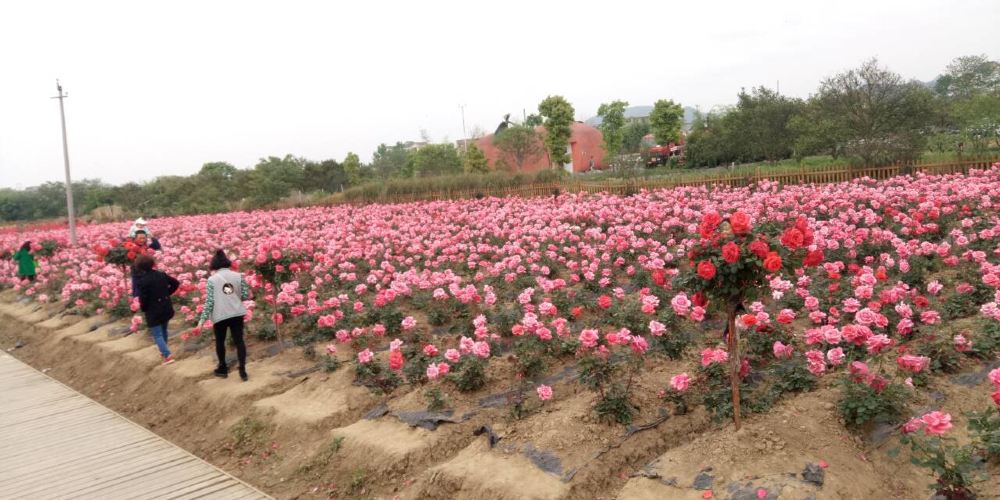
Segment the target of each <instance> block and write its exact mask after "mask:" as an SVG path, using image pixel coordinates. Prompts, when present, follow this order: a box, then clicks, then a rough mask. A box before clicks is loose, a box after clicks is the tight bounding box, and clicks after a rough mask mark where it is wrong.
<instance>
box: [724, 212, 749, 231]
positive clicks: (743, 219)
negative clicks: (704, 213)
mask: <svg viewBox="0 0 1000 500" xmlns="http://www.w3.org/2000/svg"><path fill="white" fill-rule="evenodd" d="M729 227H731V228H733V234H747V233H749V232H750V216H749V215H747V214H745V213H743V212H734V213H733V214H732V215H730V216H729Z"/></svg>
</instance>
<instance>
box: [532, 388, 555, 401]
mask: <svg viewBox="0 0 1000 500" xmlns="http://www.w3.org/2000/svg"><path fill="white" fill-rule="evenodd" d="M535 392H537V393H538V399H541V400H542V401H548V400H550V399H552V388H551V387H549V386H547V385H545V384H542V385H540V386H538V388H537V389H535Z"/></svg>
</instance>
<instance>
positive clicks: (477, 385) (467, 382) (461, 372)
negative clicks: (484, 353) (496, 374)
mask: <svg viewBox="0 0 1000 500" xmlns="http://www.w3.org/2000/svg"><path fill="white" fill-rule="evenodd" d="M452 370H453V371H452V372H451V373H449V374H448V380H451V381H452V383H454V384H455V387H458V390H459V391H462V392H473V391H478V390H479V389H482V388H483V386H485V385H486V367H485V361H483V360H482V359H479V358H477V357H475V356H462V359H461V361H459V363H458V365H456V366H455V367H454V368H452Z"/></svg>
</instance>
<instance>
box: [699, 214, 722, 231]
mask: <svg viewBox="0 0 1000 500" xmlns="http://www.w3.org/2000/svg"><path fill="white" fill-rule="evenodd" d="M701 223H702V224H705V225H708V226H712V227H718V226H719V224H722V216H721V215H719V212H716V211H714V210H713V211H711V212H706V213H705V215H702V216H701Z"/></svg>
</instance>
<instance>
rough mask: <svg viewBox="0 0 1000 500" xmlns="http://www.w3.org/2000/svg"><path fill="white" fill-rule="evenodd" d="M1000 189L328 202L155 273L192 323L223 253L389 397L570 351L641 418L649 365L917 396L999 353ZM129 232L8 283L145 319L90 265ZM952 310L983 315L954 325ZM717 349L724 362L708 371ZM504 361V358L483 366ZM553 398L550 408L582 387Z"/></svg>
mask: <svg viewBox="0 0 1000 500" xmlns="http://www.w3.org/2000/svg"><path fill="white" fill-rule="evenodd" d="M998 200H1000V167H998V166H994V168H992V169H989V170H985V171H973V172H970V173H969V174H965V175H961V174H955V175H947V176H925V175H922V174H917V175H914V176H907V177H898V178H893V179H889V180H884V181H874V180H870V179H857V180H854V181H851V182H847V183H841V184H835V185H804V186H782V185H778V184H776V183H771V182H761V183H759V184H756V185H754V186H752V187H743V188H712V189H708V188H705V187H680V188H673V189H662V190H654V191H644V192H639V193H636V194H634V195H633V196H629V197H621V196H612V195H606V194H562V195H560V196H558V197H546V198H537V199H516V198H514V199H496V198H486V199H481V200H464V201H433V202H421V203H409V204H399V205H367V206H363V207H353V206H337V207H313V208H300V209H289V210H278V211H256V212H240V213H226V214H213V215H201V216H190V217H176V218H166V219H155V220H152V221H150V226H151V228H152V229H153V230H154V231H155V232H156V234H157V236H158V238H159V240H160V242H161V243H162V245H163V250H162V251H158V252H157V253H156V258H157V260H158V267H159V268H160V269H163V270H165V271H167V272H169V273H171V274H172V275H174V276H176V277H177V278H178V280H180V282H181V287H180V289H179V290H178V292H177V294H176V296H175V304H176V308H177V310H178V317H177V319H176V320H175V321H176V322H177V323H182V322H186V323H187V324H188V325H191V326H193V325H194V324H195V321H196V318H197V316H198V314H199V313H200V311H201V310H202V307H203V305H202V300H203V299H202V290H203V289H204V286H205V281H206V279H207V277H208V262H209V260H210V258H211V256H212V252H213V251H214V250H215V249H216V248H220V247H221V248H225V249H226V250H227V252H228V253H229V255H230V257H231V258H232V260H233V262H234V265H235V267H236V268H237V269H238V270H240V271H241V272H244V273H245V274H246V276H247V281H248V283H249V284H250V285H251V288H252V289H253V301H252V302H250V303H248V304H247V305H248V306H249V310H250V312H249V313H248V317H247V319H248V320H249V326H248V328H249V331H250V332H251V333H253V334H254V335H255V336H257V337H258V338H260V339H265V341H269V339H272V338H273V337H274V336H275V334H276V333H277V331H278V329H277V328H276V327H277V326H278V325H280V331H281V332H284V333H285V334H286V335H289V336H290V338H292V339H293V340H295V341H296V343H298V344H300V345H302V346H303V347H307V346H309V345H320V346H324V345H326V344H331V345H333V346H334V347H335V348H337V349H338V350H339V351H337V352H338V353H339V354H341V355H343V356H344V357H343V358H340V359H341V360H342V361H334V360H332V359H331V360H330V361H329V363H330V364H331V367H333V365H335V364H337V363H339V362H349V363H352V364H354V365H355V373H356V374H357V376H358V378H359V380H360V381H361V382H363V383H366V384H367V385H369V386H370V387H372V388H373V389H377V390H380V391H385V392H391V391H393V390H396V388H397V387H398V386H399V385H400V383H401V382H402V381H403V379H404V378H405V380H406V381H407V382H409V383H412V384H452V385H454V386H456V387H457V388H458V389H459V390H460V391H477V390H480V389H481V388H483V387H484V386H485V385H486V384H487V383H488V382H489V378H490V377H491V376H494V375H491V374H495V373H506V374H508V375H509V377H510V379H509V380H497V381H496V382H498V383H501V384H507V383H510V385H512V386H515V387H523V390H521V393H522V394H523V393H525V392H530V391H531V390H534V389H533V388H537V387H538V386H540V385H546V386H550V387H552V386H553V384H551V383H543V380H542V379H544V378H545V376H546V375H548V374H550V372H551V370H552V369H553V367H558V366H562V365H569V364H572V365H577V373H578V374H579V375H580V376H579V378H578V380H579V382H580V383H583V384H585V385H587V386H588V387H591V388H593V389H594V392H595V394H596V397H595V407H600V408H598V410H597V411H598V412H605V413H604V414H606V415H611V417H610V418H611V420H615V421H619V422H625V421H628V420H629V418H630V417H631V415H632V414H633V413H634V412H633V411H631V410H632V409H634V406H635V405H634V402H633V401H632V399H631V398H632V391H635V390H637V389H636V387H637V384H634V383H631V382H632V381H633V380H635V379H636V378H637V377H641V376H642V375H643V374H644V373H646V367H647V366H648V365H649V360H650V359H651V358H652V357H657V359H663V361H662V362H664V363H676V364H678V365H679V366H678V368H677V370H675V371H672V373H681V372H690V373H691V375H690V376H689V377H688V378H687V379H686V382H685V383H684V384H681V383H678V384H676V385H675V386H674V387H671V388H670V391H671V393H672V394H674V395H680V394H683V395H684V400H685V401H696V400H698V399H699V397H700V399H701V401H703V402H705V404H709V405H723V404H724V401H723V400H722V399H721V396H722V395H721V393H719V392H718V391H719V390H724V389H725V387H724V384H725V383H727V382H728V383H731V382H732V377H731V374H732V373H734V372H735V373H736V375H737V377H736V378H737V379H738V380H737V385H738V388H739V390H740V391H742V393H743V394H744V395H745V399H744V400H743V401H741V402H740V405H739V408H743V405H746V410H747V411H763V410H766V409H767V408H768V407H769V406H770V405H771V404H773V403H774V401H776V398H778V397H779V396H780V395H781V394H785V393H788V392H795V391H799V390H809V388H811V387H812V386H813V385H815V381H816V380H817V379H819V378H822V377H830V376H834V377H839V378H841V379H842V380H843V382H844V384H850V385H845V386H844V387H845V389H844V392H845V401H847V402H848V404H842V405H841V407H842V408H857V405H856V404H854V403H856V402H857V398H861V399H864V398H876V399H877V398H883V399H884V398H885V397H886V396H885V395H886V394H900V393H904V392H905V391H912V390H918V389H919V388H920V387H921V386H922V384H925V383H927V377H929V376H930V374H933V373H934V372H935V371H946V370H954V369H956V367H957V366H960V364H961V363H962V362H963V361H964V360H966V359H969V358H981V359H991V358H993V357H995V355H996V353H997V350H998V348H1000V327H998V325H1000V305H998V304H1000V292H998V289H1000V249H998V243H1000V220H998V219H997V217H996V216H995V211H996V207H997V203H998ZM223 228H224V229H223ZM127 229H128V228H127V225H121V224H102V225H89V226H85V227H81V228H79V231H78V232H79V239H80V240H81V241H82V242H83V244H82V246H79V247H71V246H69V245H68V244H67V242H66V238H65V236H64V235H63V234H62V233H60V232H58V231H57V230H55V229H45V228H43V229H40V230H37V231H34V232H31V233H28V234H11V233H4V234H0V253H3V252H8V251H10V250H12V249H16V248H17V247H18V246H19V245H20V244H21V242H23V241H24V240H25V239H31V240H32V241H46V240H51V241H54V242H57V244H56V245H55V246H54V247H53V251H52V254H51V255H47V256H42V255H40V256H39V257H38V261H39V266H38V279H37V280H36V281H35V282H33V283H22V282H20V281H19V280H17V279H16V277H15V274H16V269H15V267H14V266H15V264H14V263H12V262H11V261H9V260H0V287H4V288H13V289H16V291H17V292H18V293H19V294H22V295H24V296H27V297H30V298H31V300H35V301H38V302H43V303H55V302H60V303H62V304H64V305H66V306H67V307H68V308H69V309H70V310H71V311H72V312H75V313H80V314H100V313H111V312H116V313H117V314H119V315H121V316H125V317H127V316H131V315H132V312H131V310H130V308H131V301H130V300H129V298H128V297H129V293H128V290H127V288H128V281H127V277H126V276H125V275H124V274H123V269H122V266H120V265H115V263H110V262H106V261H105V259H104V258H100V259H97V258H95V252H97V249H98V248H100V249H101V251H103V252H105V253H104V255H105V256H107V255H109V254H110V253H111V248H112V247H113V246H115V245H112V244H111V243H110V242H116V244H117V242H119V241H121V235H122V234H123V233H125V232H126V231H127ZM123 248H124V247H123ZM98 253H100V252H98ZM124 257H125V258H126V259H127V257H128V252H127V251H126V252H125V255H124ZM260 311H263V313H261V312H260ZM958 318H968V319H970V321H972V322H973V324H974V327H968V328H967V329H964V330H962V331H951V329H950V320H952V319H958ZM720 319H721V320H724V321H725V322H726V323H729V320H730V319H731V320H732V328H728V329H729V330H730V331H731V333H732V335H730V338H732V339H735V338H736V337H737V335H736V334H737V333H738V334H739V337H742V338H744V339H745V344H742V345H741V347H740V348H739V349H736V350H734V349H733V347H732V346H728V345H727V346H725V347H723V346H721V345H720V343H725V340H727V339H724V338H722V336H721V334H722V331H723V330H725V329H727V328H726V324H721V325H720V324H719V323H718V320H720ZM188 338H189V339H191V341H194V340H197V339H198V336H189V337H188ZM396 340H398V341H399V342H400V344H397V345H396V347H395V348H392V343H393V342H394V341H396ZM425 346H433V347H434V349H431V350H428V349H425ZM692 346H696V348H692ZM706 349H707V350H709V351H708V353H707V354H706V355H704V356H703V357H704V358H705V359H707V360H708V361H709V363H708V364H707V365H705V366H704V367H702V369H698V368H697V365H700V361H701V359H699V357H698V353H699V352H705V350H706ZM327 352H330V351H327ZM730 352H732V355H731V356H730ZM501 353H503V355H504V356H505V357H506V358H508V359H510V360H511V362H512V363H510V366H511V367H512V368H511V369H510V371H509V372H505V371H503V370H502V369H500V368H496V369H494V367H493V366H490V363H491V361H492V360H493V359H494V358H495V357H496V356H497V355H499V354H501ZM359 355H360V356H359ZM724 355H725V356H724ZM327 356H328V357H332V356H334V355H333V354H328V355H327ZM723 358H724V359H723ZM720 363H733V368H735V370H733V371H728V370H725V369H724V368H725V367H726V366H725V365H724V364H720ZM856 363H860V364H861V365H858V364H856ZM862 365H863V366H864V369H862V368H859V367H860V366H862ZM504 366H507V364H506V363H504ZM432 367H433V368H432ZM852 367H853V370H852ZM862 371H863V372H864V373H862ZM720 373H721V374H720ZM727 374H728V375H730V376H729V377H727V376H726V375H727ZM505 376H507V375H505ZM518 377H520V378H518ZM719 377H722V378H721V379H720V378H719ZM529 382H530V383H529ZM660 382H661V384H662V386H663V387H666V385H667V383H668V380H662V381H660ZM720 384H723V385H720ZM638 386H640V387H645V386H642V385H641V384H638ZM910 386H913V388H911V387H910ZM679 387H683V391H681V390H680V389H679ZM431 388H433V386H431ZM552 388H553V392H552V394H551V398H552V399H551V400H550V401H551V402H552V404H555V403H556V402H557V400H558V399H559V398H560V397H561V395H563V394H569V393H571V391H563V390H561V389H560V388H559V387H558V386H554V387H552ZM904 388H905V389H904ZM887 391H888V392H887ZM546 394H548V392H547V391H546ZM609 396H610V399H609ZM716 396H718V397H716ZM851 398H855V399H851ZM435 401H437V399H435ZM602 402H603V403H604V404H603V405H602V404H601V403H602ZM730 404H731V402H730ZM888 407H889V408H888V410H887V412H886V415H870V412H856V411H854V412H853V413H851V415H852V422H853V423H857V424H859V425H864V424H865V423H866V422H867V421H869V420H868V419H869V417H870V418H871V419H878V418H882V417H883V416H884V417H885V418H892V417H893V416H894V414H897V413H899V412H898V411H897V410H898V407H897V405H895V403H893V404H892V405H888ZM866 408H867V406H866ZM712 410H713V411H714V410H716V408H712ZM889 410H891V411H889ZM845 411H846V410H845ZM851 411H853V410H851ZM723 413H725V412H723Z"/></svg>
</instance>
